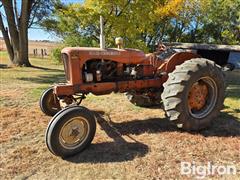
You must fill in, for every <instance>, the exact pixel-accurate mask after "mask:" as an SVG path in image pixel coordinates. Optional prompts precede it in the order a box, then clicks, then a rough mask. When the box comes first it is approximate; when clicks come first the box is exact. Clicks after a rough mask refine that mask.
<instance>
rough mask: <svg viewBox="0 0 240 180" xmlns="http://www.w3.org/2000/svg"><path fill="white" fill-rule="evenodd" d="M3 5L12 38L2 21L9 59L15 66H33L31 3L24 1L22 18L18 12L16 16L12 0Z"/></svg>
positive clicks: (4, 2)
mask: <svg viewBox="0 0 240 180" xmlns="http://www.w3.org/2000/svg"><path fill="white" fill-rule="evenodd" d="M2 4H3V6H4V10H5V13H6V18H7V23H8V27H9V28H8V29H9V35H10V38H9V35H8V32H7V31H6V29H5V27H4V24H3V22H2V23H1V19H0V26H1V31H2V34H3V36H4V40H5V43H6V46H7V50H8V53H9V58H10V60H11V62H12V63H13V64H14V65H17V66H31V64H30V62H29V58H28V22H29V16H30V9H31V2H30V1H22V7H21V16H20V18H19V16H18V14H17V12H16V11H15V13H16V14H14V7H13V2H12V0H2Z"/></svg>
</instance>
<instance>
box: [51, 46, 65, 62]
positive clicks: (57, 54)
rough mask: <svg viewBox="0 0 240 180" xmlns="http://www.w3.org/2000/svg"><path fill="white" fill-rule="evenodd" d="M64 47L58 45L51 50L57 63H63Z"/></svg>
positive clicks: (52, 57) (52, 56)
mask: <svg viewBox="0 0 240 180" xmlns="http://www.w3.org/2000/svg"><path fill="white" fill-rule="evenodd" d="M62 49H63V48H62V47H57V48H54V49H53V50H52V52H51V59H52V60H53V61H54V62H56V63H62V60H61V50H62Z"/></svg>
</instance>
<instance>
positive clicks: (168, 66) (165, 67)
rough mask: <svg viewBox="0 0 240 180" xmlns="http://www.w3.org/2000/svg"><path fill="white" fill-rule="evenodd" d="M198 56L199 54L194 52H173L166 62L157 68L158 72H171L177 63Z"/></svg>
mask: <svg viewBox="0 0 240 180" xmlns="http://www.w3.org/2000/svg"><path fill="white" fill-rule="evenodd" d="M199 57H201V56H200V55H198V54H195V53H191V52H179V53H175V54H173V55H172V56H171V57H170V58H169V59H168V60H167V61H166V63H164V64H162V65H161V66H160V67H159V68H158V70H159V72H166V73H167V74H168V73H171V72H173V71H174V70H175V67H176V66H177V65H180V64H182V63H184V62H185V61H187V60H190V59H193V58H199Z"/></svg>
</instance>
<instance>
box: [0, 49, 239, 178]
mask: <svg viewBox="0 0 240 180" xmlns="http://www.w3.org/2000/svg"><path fill="white" fill-rule="evenodd" d="M7 63H8V61H7V54H6V52H0V83H1V87H0V88H1V91H0V121H1V130H0V143H1V148H0V153H1V160H0V174H1V179H12V178H17V179H26V178H30V179H66V178H67V179H155V178H156V179H157V178H160V179H169V178H172V179H180V178H184V179H192V177H187V176H181V175H180V163H181V161H188V162H193V161H195V162H196V163H200V164H202V165H206V164H207V162H212V163H213V164H216V165H235V166H236V167H237V169H238V173H240V154H239V152H240V110H239V109H240V93H239V92H240V70H237V71H233V72H228V73H227V74H226V75H227V76H226V77H227V82H228V84H229V86H228V89H227V97H226V100H225V102H224V109H223V110H222V112H221V114H220V116H219V117H218V118H217V119H216V120H215V123H214V124H213V126H212V127H210V128H209V129H207V130H203V131H201V132H199V133H193V134H190V133H186V132H182V131H180V130H178V129H177V128H176V127H175V126H173V125H172V124H171V123H169V122H168V120H167V119H166V118H165V115H164V112H163V111H162V110H161V109H144V108H139V107H136V106H134V105H132V104H131V103H129V102H128V101H127V99H126V98H125V97H124V95H123V94H110V95H106V96H93V95H89V96H87V99H86V100H84V102H83V105H84V106H86V107H88V108H89V109H91V110H93V111H96V112H98V113H99V118H98V126H97V133H96V137H95V138H94V141H93V144H92V145H91V146H90V147H89V148H88V149H86V150H85V151H84V152H82V153H80V154H78V155H76V156H74V157H72V158H69V159H66V160H63V159H61V158H58V157H55V156H53V155H52V154H51V153H50V152H49V151H48V150H47V148H46V145H45V142H44V141H45V140H44V133H45V130H46V127H47V124H48V122H49V120H50V119H51V118H50V117H47V116H45V115H44V114H43V113H42V112H41V111H40V109H39V107H38V99H39V97H40V95H41V92H42V91H43V90H44V89H46V88H47V87H49V86H50V85H52V84H53V83H57V82H63V81H64V72H63V67H62V65H56V64H55V63H53V62H52V61H51V60H50V59H37V58H31V63H32V64H33V65H34V66H37V67H39V68H25V67H23V68H20V67H16V68H7V66H5V64H7ZM211 178H213V179H220V178H223V179H224V178H228V179H238V177H237V176H226V177H224V176H222V177H220V176H212V177H211Z"/></svg>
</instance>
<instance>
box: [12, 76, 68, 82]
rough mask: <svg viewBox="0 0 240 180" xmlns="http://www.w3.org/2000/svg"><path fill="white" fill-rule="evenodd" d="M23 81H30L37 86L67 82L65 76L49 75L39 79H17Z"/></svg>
mask: <svg viewBox="0 0 240 180" xmlns="http://www.w3.org/2000/svg"><path fill="white" fill-rule="evenodd" d="M17 79H18V80H21V81H30V82H33V83H37V84H53V83H59V82H65V75H64V74H60V73H59V74H48V75H40V76H38V77H21V78H17Z"/></svg>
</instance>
